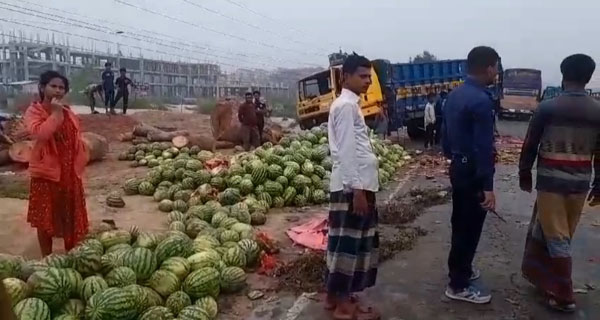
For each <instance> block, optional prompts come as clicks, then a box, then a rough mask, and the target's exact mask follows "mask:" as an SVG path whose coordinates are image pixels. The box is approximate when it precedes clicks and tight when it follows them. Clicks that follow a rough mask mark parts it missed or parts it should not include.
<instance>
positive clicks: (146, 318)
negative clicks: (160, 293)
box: [138, 306, 175, 320]
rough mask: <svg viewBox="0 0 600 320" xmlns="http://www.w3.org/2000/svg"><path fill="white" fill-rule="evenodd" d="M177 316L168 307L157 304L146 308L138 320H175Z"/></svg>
mask: <svg viewBox="0 0 600 320" xmlns="http://www.w3.org/2000/svg"><path fill="white" fill-rule="evenodd" d="M173 319H175V316H174V315H173V313H172V312H171V310H169V308H167V307H161V306H155V307H150V308H148V310H146V311H145V312H144V313H143V314H142V315H141V316H140V318H139V319H138V320H173Z"/></svg>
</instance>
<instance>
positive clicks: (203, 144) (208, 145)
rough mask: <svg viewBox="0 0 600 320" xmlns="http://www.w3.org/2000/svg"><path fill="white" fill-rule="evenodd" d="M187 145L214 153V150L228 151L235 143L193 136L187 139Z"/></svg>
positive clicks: (205, 136) (203, 136) (197, 135)
mask: <svg viewBox="0 0 600 320" xmlns="http://www.w3.org/2000/svg"><path fill="white" fill-rule="evenodd" d="M188 140H189V145H191V146H198V147H199V148H200V149H202V150H208V151H214V150H216V149H230V148H233V147H235V143H233V142H230V141H217V140H215V139H214V138H213V137H210V136H207V135H199V134H193V135H190V136H189V137H188Z"/></svg>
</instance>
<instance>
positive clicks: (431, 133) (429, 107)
mask: <svg viewBox="0 0 600 320" xmlns="http://www.w3.org/2000/svg"><path fill="white" fill-rule="evenodd" d="M434 102H435V94H434V93H429V94H428V95H427V104H426V105H425V120H424V121H425V123H424V124H425V149H427V150H430V149H431V147H433V144H434V143H435V104H434Z"/></svg>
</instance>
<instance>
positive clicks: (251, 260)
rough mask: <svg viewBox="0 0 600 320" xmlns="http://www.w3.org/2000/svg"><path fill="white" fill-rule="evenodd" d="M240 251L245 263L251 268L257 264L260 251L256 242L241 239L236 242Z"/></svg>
mask: <svg viewBox="0 0 600 320" xmlns="http://www.w3.org/2000/svg"><path fill="white" fill-rule="evenodd" d="M238 245H239V247H240V249H242V251H243V252H244V253H245V254H246V263H247V265H249V266H253V265H255V264H256V263H257V262H258V258H259V257H260V253H261V251H262V250H261V249H260V246H259V244H258V242H256V241H254V240H250V239H242V240H240V241H239V242H238Z"/></svg>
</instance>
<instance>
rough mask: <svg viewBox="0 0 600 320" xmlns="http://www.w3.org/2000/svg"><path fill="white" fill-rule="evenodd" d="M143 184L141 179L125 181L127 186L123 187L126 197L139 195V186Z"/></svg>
mask: <svg viewBox="0 0 600 320" xmlns="http://www.w3.org/2000/svg"><path fill="white" fill-rule="evenodd" d="M142 182H143V180H141V179H137V178H132V179H127V180H125V184H124V185H123V190H124V191H125V194H126V195H134V194H138V193H139V186H140V184H141V183H142Z"/></svg>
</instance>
